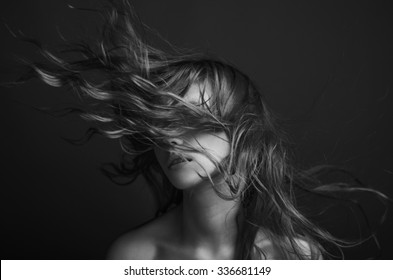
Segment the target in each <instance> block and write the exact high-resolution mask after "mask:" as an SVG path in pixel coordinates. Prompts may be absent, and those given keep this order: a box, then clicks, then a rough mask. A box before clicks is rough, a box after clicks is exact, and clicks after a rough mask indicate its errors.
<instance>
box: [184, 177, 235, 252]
mask: <svg viewBox="0 0 393 280" xmlns="http://www.w3.org/2000/svg"><path fill="white" fill-rule="evenodd" d="M217 187H218V189H220V188H221V189H226V190H228V189H229V188H228V186H227V185H226V183H220V184H219V185H217ZM180 210H181V215H182V233H183V234H182V236H183V242H185V244H187V245H189V246H190V247H192V248H193V249H194V250H196V252H197V254H199V255H200V256H201V257H202V258H204V257H206V258H212V257H213V258H214V257H217V258H225V257H228V258H231V257H233V255H234V251H235V244H236V236H237V223H236V219H237V214H238V210H239V203H238V202H237V201H236V200H224V199H223V198H221V197H219V196H218V195H217V193H216V192H215V191H214V189H213V187H212V186H211V184H210V182H207V183H206V184H203V185H202V186H198V187H196V188H193V189H192V190H186V191H184V193H183V203H182V205H181V207H180Z"/></svg>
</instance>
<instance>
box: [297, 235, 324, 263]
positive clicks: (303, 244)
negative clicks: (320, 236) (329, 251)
mask: <svg viewBox="0 0 393 280" xmlns="http://www.w3.org/2000/svg"><path fill="white" fill-rule="evenodd" d="M294 241H295V245H296V246H297V248H298V249H299V253H300V254H301V255H302V256H304V259H309V260H312V259H317V260H322V259H323V258H322V254H321V252H320V251H319V249H318V248H317V246H316V245H314V244H312V243H311V242H308V241H307V240H305V239H303V238H295V240H294ZM293 256H294V258H295V259H298V256H296V254H293Z"/></svg>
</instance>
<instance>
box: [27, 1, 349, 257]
mask: <svg viewBox="0 0 393 280" xmlns="http://www.w3.org/2000/svg"><path fill="white" fill-rule="evenodd" d="M104 13H105V19H106V22H105V23H104V25H103V29H102V30H103V32H102V38H101V40H99V41H98V44H97V45H96V47H91V46H89V45H88V44H85V43H79V44H74V45H72V47H68V49H67V51H68V52H69V53H71V54H74V55H76V56H77V58H75V59H67V60H65V59H62V58H60V56H58V55H54V54H53V53H51V52H49V51H47V50H46V49H44V48H42V53H43V54H44V55H45V56H46V58H47V59H48V60H49V61H50V62H51V63H50V64H46V65H43V64H34V63H32V64H30V67H31V70H32V71H31V72H30V74H33V75H35V76H37V77H39V78H40V79H41V80H43V81H44V82H45V83H47V84H48V85H51V86H54V87H69V88H71V89H72V90H75V91H77V92H78V93H79V94H80V95H81V96H82V98H83V100H84V101H85V104H87V109H85V111H84V112H82V113H81V115H82V117H83V118H85V119H87V120H92V121H95V122H96V124H97V127H98V130H97V131H99V132H100V133H101V134H104V135H106V136H107V137H110V138H117V139H119V140H120V144H121V146H122V149H123V151H124V156H123V159H122V162H121V163H120V164H119V165H110V166H106V168H105V169H104V170H105V172H106V174H107V175H108V176H109V177H110V178H112V179H113V180H117V179H120V178H128V179H129V180H127V182H126V183H127V184H128V183H131V182H132V181H134V180H135V179H136V178H137V177H138V176H139V175H143V176H144V177H145V178H146V179H147V181H148V182H149V183H150V184H151V185H152V186H155V187H156V189H155V193H156V197H157V201H158V204H159V205H160V207H161V208H160V211H161V212H164V211H165V210H166V209H167V208H168V207H170V205H171V204H173V203H175V204H177V203H180V198H181V193H180V191H178V190H176V189H175V188H174V187H173V186H172V185H171V183H170V182H169V181H168V179H166V177H165V175H164V174H163V172H162V170H161V168H160V167H159V165H158V162H157V160H156V158H155V155H154V152H153V148H154V147H156V146H159V147H161V148H162V149H177V151H178V153H179V154H181V153H182V152H183V151H187V150H193V151H197V152H200V153H203V154H205V155H206V156H208V157H209V158H210V159H211V160H212V162H214V164H215V165H216V167H217V169H218V170H219V173H220V174H222V175H223V176H224V179H225V181H226V182H227V183H228V185H229V187H230V195H228V194H223V193H220V192H219V191H218V190H217V194H218V195H220V196H221V197H223V199H240V201H241V210H240V212H239V219H238V237H237V248H236V258H239V259H255V258H264V257H265V252H263V251H262V250H261V249H260V248H258V247H257V246H256V244H255V243H256V239H257V236H258V232H259V231H261V230H262V231H263V233H264V234H265V235H267V236H268V237H269V238H270V239H271V240H272V241H273V244H274V246H275V247H276V249H277V250H278V251H279V252H281V257H282V258H288V259H291V258H300V259H309V258H312V259H317V258H320V255H321V254H324V255H326V253H327V252H326V250H325V249H324V246H322V244H327V243H329V244H335V245H338V246H342V245H345V243H344V242H341V241H340V240H338V239H336V238H334V237H333V236H332V235H331V234H329V233H328V232H327V231H325V230H323V229H321V228H319V227H318V226H317V225H315V224H314V223H312V222H311V221H310V220H309V219H307V218H306V217H305V216H304V215H303V214H302V213H301V212H300V211H299V210H298V209H297V207H296V197H295V195H294V190H295V189H296V188H301V189H303V190H305V191H306V192H309V193H314V194H319V195H327V194H328V193H329V191H330V190H331V187H332V185H331V186H326V185H323V186H321V185H320V184H321V183H320V182H319V181H318V180H316V179H314V177H313V176H311V175H310V174H311V173H310V172H309V173H307V172H300V171H298V170H296V169H295V168H294V167H293V165H292V164H291V163H290V159H289V156H288V153H287V148H286V144H285V143H286V140H285V136H284V134H283V133H282V132H281V131H280V130H279V129H278V127H277V124H276V122H277V121H276V118H275V117H274V115H273V114H272V112H271V111H270V110H269V108H268V107H267V105H266V102H265V101H264V99H263V96H262V94H261V92H260V91H259V90H258V89H257V87H256V85H255V84H254V83H253V82H252V81H251V80H250V78H249V77H248V76H246V75H245V74H244V73H242V72H241V71H239V70H238V69H237V68H236V67H234V66H232V65H231V64H229V63H227V62H225V61H223V60H220V59H218V58H215V57H212V56H210V55H206V54H200V53H196V52H190V51H178V50H175V49H171V50H168V51H165V52H164V51H162V50H159V49H156V48H154V47H152V46H151V45H149V44H147V43H146V42H144V40H143V39H142V38H141V37H140V36H139V35H138V34H139V32H137V31H136V27H135V26H137V25H136V23H135V22H136V20H135V19H136V17H135V15H134V14H133V9H132V8H131V7H130V6H129V4H127V2H126V1H123V2H121V3H120V4H119V3H117V4H115V3H111V4H110V8H109V9H105V12H104ZM33 42H34V41H33ZM34 43H36V44H37V45H38V46H40V45H39V44H38V43H37V42H34ZM90 73H93V74H94V75H93V76H94V77H95V78H93V79H91V78H89V75H90ZM90 76H92V75H90ZM27 78H28V76H24V77H23V78H22V80H25V79H27ZM192 85H198V86H199V88H200V93H201V95H202V96H203V97H204V98H202V100H206V99H208V100H207V101H206V102H204V103H203V104H202V105H201V106H196V105H194V104H189V103H187V102H185V101H184V100H183V98H182V96H183V95H184V94H185V93H186V92H187V90H188V89H189V88H190V87H191V86H192ZM207 89H208V90H209V92H211V93H212V94H211V96H207V98H206V96H204V95H205V94H206V92H207ZM201 130H203V131H212V132H213V131H224V132H225V133H226V135H227V136H228V138H229V142H230V154H229V156H228V157H227V158H226V159H225V160H224V161H223V162H221V163H220V162H216V161H215V159H214V158H213V157H212V156H211V155H210V154H209V153H207V152H206V151H204V150H203V149H199V148H195V147H189V146H187V145H185V146H184V147H176V148H174V147H171V146H170V144H168V143H167V141H166V139H168V138H169V137H182V136H183V135H184V134H185V133H188V132H189V131H201ZM92 131H94V130H92ZM314 171H321V169H315V170H314ZM313 173H316V172H313ZM201 176H203V175H201ZM206 177H207V178H206V179H210V180H211V182H212V186H213V187H214V184H213V180H212V178H210V176H209V175H207V174H206ZM160 178H161V179H162V180H160ZM123 183H124V182H123ZM299 240H305V241H307V242H308V243H309V244H310V248H311V249H310V251H311V252H310V253H307V254H305V253H304V248H300V244H299Z"/></svg>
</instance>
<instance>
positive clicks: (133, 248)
mask: <svg viewBox="0 0 393 280" xmlns="http://www.w3.org/2000/svg"><path fill="white" fill-rule="evenodd" d="M155 252H156V246H155V242H154V238H153V236H152V235H151V234H149V232H148V230H146V229H145V228H144V227H142V228H139V229H136V230H132V231H130V232H127V233H125V234H123V235H122V236H120V237H119V238H118V239H117V240H116V241H115V242H114V243H113V244H112V245H111V247H110V248H109V250H108V255H107V258H108V259H111V260H149V259H150V260H151V259H154V256H155V255H156V253H155Z"/></svg>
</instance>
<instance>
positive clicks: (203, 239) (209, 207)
mask: <svg viewBox="0 0 393 280" xmlns="http://www.w3.org/2000/svg"><path fill="white" fill-rule="evenodd" d="M204 93H205V94H204V95H201V94H200V88H199V86H197V85H194V86H192V87H190V89H189V91H188V92H187V93H186V94H185V96H184V99H185V101H187V102H190V103H193V104H196V105H197V106H198V104H202V103H203V102H204V101H203V98H205V97H207V98H208V97H209V96H210V95H211V92H209V89H207V91H206V92H204ZM167 141H168V142H169V143H170V144H171V146H173V147H174V148H176V146H182V145H184V144H185V143H187V144H188V145H191V146H194V147H198V148H203V149H204V150H205V151H208V152H209V153H210V154H211V155H212V156H213V157H214V158H215V159H216V160H217V161H222V160H223V159H224V158H225V157H227V156H228V155H229V153H230V145H229V141H228V138H227V136H226V135H225V133H223V132H221V133H220V132H217V133H209V134H207V133H203V132H201V133H194V134H192V135H186V136H184V137H183V138H181V139H179V138H176V139H167ZM155 154H156V157H157V161H158V162H159V164H160V166H161V168H162V170H163V173H164V174H165V176H167V178H168V179H169V180H170V181H171V183H172V184H173V185H174V186H175V187H176V188H178V189H180V190H182V191H183V202H182V203H181V205H180V206H177V207H176V208H174V209H173V210H171V211H170V212H168V213H166V214H165V215H163V216H161V217H159V218H157V219H155V220H153V221H152V222H150V223H148V224H146V225H144V226H142V227H140V228H138V229H136V230H133V231H131V232H129V233H127V234H125V235H123V236H122V237H120V238H119V239H118V240H117V241H116V242H115V243H114V244H113V245H112V247H111V248H110V250H109V254H108V258H110V259H152V260H153V259H234V258H235V248H236V237H237V234H238V232H237V231H238V229H237V223H236V217H237V216H238V211H239V206H240V201H239V200H236V199H235V200H224V199H222V198H221V197H220V196H218V195H217V193H216V192H215V190H214V188H213V187H212V184H211V182H210V181H209V180H208V179H206V175H210V176H211V178H213V181H214V184H215V188H216V189H217V190H219V191H220V192H221V193H223V194H226V195H230V192H229V186H228V185H227V184H226V183H225V181H224V180H223V179H222V178H220V176H219V175H218V176H217V174H216V168H215V165H214V164H213V163H212V162H211V161H210V160H209V159H208V158H207V157H205V156H204V155H202V154H198V153H192V152H190V153H187V154H186V155H185V156H186V158H187V161H181V162H180V163H174V162H176V160H174V155H175V153H174V152H173V151H164V150H160V149H159V148H156V149H155ZM215 174H216V175H215ZM200 175H203V176H202V177H205V178H202V177H201V176H200ZM298 243H299V246H300V247H301V248H302V249H304V253H305V254H306V255H309V254H310V246H309V245H308V244H307V243H305V242H304V241H302V240H300V239H299V241H298ZM255 244H256V245H257V246H258V247H259V248H261V249H262V250H263V251H264V252H265V254H266V258H268V259H280V258H282V256H280V253H279V251H278V250H276V249H275V247H274V246H273V244H272V242H271V241H269V239H268V238H266V236H264V234H263V231H262V230H261V231H260V232H258V234H257V236H256V240H255Z"/></svg>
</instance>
